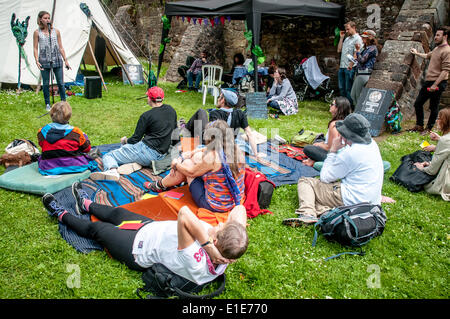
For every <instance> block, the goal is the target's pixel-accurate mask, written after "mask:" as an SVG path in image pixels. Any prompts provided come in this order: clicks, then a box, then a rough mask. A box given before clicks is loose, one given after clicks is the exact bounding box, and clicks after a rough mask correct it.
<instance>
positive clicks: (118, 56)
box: [108, 39, 134, 86]
mask: <svg viewBox="0 0 450 319" xmlns="http://www.w3.org/2000/svg"><path fill="white" fill-rule="evenodd" d="M108 41H109V44H110V45H111V48H113V51H114V53H115V54H116V55H117V58H118V59H119V62H120V65H121V66H122V69H123V71H124V72H125V75H126V76H127V79H128V82H130V84H131V86H134V84H133V81H131V77H130V74H128V70H127V68H126V67H125V66H124V65H123V62H122V59H121V58H120V55H119V53H118V52H117V50H116V48H115V47H114V45H113V44H112V43H111V40H109V39H108Z"/></svg>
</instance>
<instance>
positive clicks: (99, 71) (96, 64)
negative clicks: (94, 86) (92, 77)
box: [88, 40, 108, 91]
mask: <svg viewBox="0 0 450 319" xmlns="http://www.w3.org/2000/svg"><path fill="white" fill-rule="evenodd" d="M88 45H89V51H91V55H92V58H93V59H94V63H95V67H96V68H97V71H98V74H99V75H100V78H101V79H102V84H103V87H104V88H105V91H108V89H107V88H106V84H105V80H103V75H102V70H100V67H99V66H98V63H97V59H96V58H95V55H94V50H92V45H91V41H89V40H88Z"/></svg>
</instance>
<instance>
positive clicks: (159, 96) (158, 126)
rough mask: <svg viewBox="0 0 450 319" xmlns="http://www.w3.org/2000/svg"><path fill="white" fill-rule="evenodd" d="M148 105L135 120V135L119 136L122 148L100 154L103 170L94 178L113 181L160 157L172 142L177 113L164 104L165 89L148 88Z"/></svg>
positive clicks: (95, 174)
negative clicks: (148, 107)
mask: <svg viewBox="0 0 450 319" xmlns="http://www.w3.org/2000/svg"><path fill="white" fill-rule="evenodd" d="M146 94H147V96H148V105H150V107H151V109H150V110H148V111H146V112H144V113H143V114H142V115H141V117H140V118H139V120H138V123H137V125H136V129H135V130H134V134H133V135H132V136H131V137H130V138H127V137H126V136H124V137H122V139H121V142H122V144H123V145H122V147H120V148H119V149H116V150H114V151H111V152H109V153H106V154H105V155H104V156H103V172H94V173H92V174H91V176H90V178H91V179H93V180H105V179H106V180H116V181H118V180H119V178H120V174H129V173H131V172H133V171H135V170H138V169H140V168H141V167H142V166H148V165H149V164H150V163H151V161H155V160H160V159H162V158H163V157H164V156H165V154H166V153H167V151H168V150H169V147H170V145H171V143H172V139H171V137H172V131H173V130H174V129H175V128H176V127H177V113H176V111H175V110H174V109H173V107H172V106H170V105H168V104H164V103H163V100H164V91H163V90H162V89H161V88H159V87H157V86H154V87H152V88H150V89H148V91H147V93H146Z"/></svg>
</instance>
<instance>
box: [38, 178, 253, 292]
mask: <svg viewBox="0 0 450 319" xmlns="http://www.w3.org/2000/svg"><path fill="white" fill-rule="evenodd" d="M72 192H73V195H74V197H75V199H76V210H77V212H78V213H79V214H85V213H90V214H93V215H94V216H96V217H97V218H98V219H100V221H97V222H91V221H90V219H81V218H78V217H76V216H74V215H72V214H68V213H67V211H66V209H65V208H64V207H62V206H61V205H60V204H59V203H58V202H57V201H56V199H55V198H54V196H53V195H52V194H45V195H44V196H43V197H42V201H43V203H44V206H45V208H46V209H47V211H48V212H49V213H50V215H52V216H55V217H56V216H57V217H58V220H59V221H60V222H62V223H64V224H66V225H67V226H68V227H70V228H71V229H73V230H74V231H75V232H76V233H77V234H78V235H80V236H82V237H86V238H91V239H94V240H96V241H97V242H98V243H99V244H101V245H102V246H103V247H105V248H106V249H107V251H108V252H109V254H110V255H111V256H112V257H113V258H114V259H116V260H118V261H120V262H123V263H125V264H126V265H127V266H128V267H129V268H131V269H133V270H138V271H145V270H146V269H147V268H149V267H150V266H152V265H153V264H154V263H161V264H163V265H164V266H166V267H167V268H168V269H170V270H171V271H172V272H174V273H176V274H177V275H179V276H182V277H184V278H186V279H189V280H191V281H193V282H195V283H197V284H199V285H200V284H203V283H206V282H209V281H212V280H213V279H215V278H216V277H217V276H219V275H221V274H222V273H223V272H224V271H225V268H226V265H227V264H228V263H231V262H233V261H235V260H236V259H238V258H239V257H241V256H242V254H244V253H245V251H246V250H247V246H248V235H247V231H246V225H247V213H246V210H245V207H244V206H242V205H238V206H236V207H235V208H234V209H233V210H232V211H231V212H230V214H229V216H228V219H227V221H226V223H224V224H222V223H220V224H219V225H218V226H215V227H213V226H211V225H210V224H208V223H205V222H203V221H201V220H199V219H198V218H197V216H196V215H195V214H194V213H193V212H192V211H191V210H190V209H189V208H188V207H187V206H184V207H182V208H181V209H180V211H179V213H178V219H177V220H172V221H153V220H151V219H150V218H148V217H145V216H142V215H139V214H135V213H133V212H130V211H128V210H126V209H124V208H122V207H110V206H105V205H100V204H97V203H93V202H92V201H91V200H90V199H89V196H88V195H87V193H86V192H85V191H84V190H83V189H82V186H81V183H74V184H73V185H72Z"/></svg>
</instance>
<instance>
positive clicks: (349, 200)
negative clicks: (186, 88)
mask: <svg viewBox="0 0 450 319" xmlns="http://www.w3.org/2000/svg"><path fill="white" fill-rule="evenodd" d="M283 74H284V72H283V71H282V70H280V69H279V68H278V69H276V70H275V73H274V79H275V82H277V83H278V84H274V86H276V85H282V84H283V82H284V80H285V79H283ZM274 92H275V93H277V91H276V90H274ZM147 96H148V104H149V106H150V107H151V109H150V110H148V111H146V112H144V113H143V114H142V115H141V116H140V118H139V120H138V123H137V125H136V129H135V132H134V134H133V135H132V136H131V137H130V138H126V137H123V138H122V139H121V142H122V144H123V145H122V146H121V147H120V148H118V149H116V150H113V151H111V152H108V153H106V154H105V155H104V156H103V171H101V172H93V173H91V176H90V177H91V179H93V180H119V179H120V171H121V170H120V168H121V167H123V166H127V168H128V171H129V172H130V171H134V170H137V169H140V168H141V167H142V166H148V165H149V163H150V162H151V161H152V160H158V159H161V158H163V157H164V156H167V155H166V154H167V152H168V149H169V147H170V145H171V143H172V141H173V137H174V136H173V134H174V132H176V133H175V134H179V132H177V129H178V128H177V113H176V111H175V110H174V109H173V107H172V106H170V105H168V104H164V103H163V100H164V91H163V90H162V89H161V88H159V87H152V88H150V89H149V90H148V91H147ZM237 99H238V97H237V94H236V93H235V92H234V91H232V90H227V89H222V90H221V94H220V96H219V99H218V108H217V109H215V110H212V111H211V113H210V114H209V115H208V113H207V112H206V111H205V110H203V109H200V110H198V111H197V112H196V113H195V114H194V116H193V117H192V118H191V119H190V121H189V122H188V123H187V124H186V126H185V127H184V128H183V129H184V130H186V131H187V132H188V133H189V134H188V135H190V136H196V135H197V136H198V137H199V138H200V141H201V144H202V145H201V147H197V148H196V149H194V150H191V151H187V152H182V153H181V152H180V154H179V156H178V157H176V158H173V160H172V163H171V166H170V173H169V174H168V175H167V176H166V177H164V178H163V179H161V180H159V181H157V182H147V183H146V184H145V185H144V186H145V187H146V188H147V189H149V190H152V191H154V192H163V191H166V190H168V189H170V188H171V187H174V186H176V185H180V184H181V183H183V182H186V183H187V184H188V185H189V190H190V192H191V194H192V198H193V200H194V202H195V204H196V205H197V206H198V207H199V208H205V209H207V210H210V211H211V212H214V213H225V212H230V214H229V217H228V219H227V222H226V223H225V224H219V225H218V226H217V227H212V226H210V225H208V224H207V223H204V222H203V221H200V220H199V219H198V218H197V217H196V215H195V214H194V213H193V212H192V211H190V209H189V208H187V207H183V208H182V209H181V210H180V212H179V214H178V221H165V222H153V221H152V220H151V219H149V218H147V217H144V216H140V215H136V214H135V213H132V212H130V211H127V210H125V209H123V208H113V207H108V206H104V205H99V204H96V203H93V202H92V201H91V200H90V198H89V196H88V195H87V194H86V193H85V192H84V191H83V189H82V187H81V184H79V183H75V184H74V185H73V186H72V190H73V194H74V197H75V200H76V207H77V212H78V213H79V214H84V213H87V212H89V213H91V214H93V215H95V216H97V217H98V218H99V219H100V220H101V221H102V222H95V223H93V222H91V221H89V220H82V219H79V218H77V217H76V216H73V215H71V214H68V213H67V210H66V209H65V208H64V207H62V206H61V205H60V204H59V203H58V202H57V201H56V199H55V198H54V196H53V195H51V194H46V195H44V197H43V203H44V206H45V207H46V208H47V210H48V211H49V212H50V213H51V214H52V215H53V216H56V217H58V219H59V221H60V222H62V223H65V224H67V225H68V226H69V227H71V228H73V229H74V230H75V231H76V232H77V233H78V234H79V235H81V236H84V237H88V238H94V239H96V240H97V241H98V242H99V243H101V244H102V245H103V246H104V247H106V248H107V249H108V251H109V252H110V254H111V255H112V256H113V257H114V258H116V259H117V260H120V261H122V262H124V263H125V264H126V265H128V266H129V267H130V268H131V269H136V270H141V271H142V270H145V269H146V268H148V267H149V266H151V265H152V264H153V263H157V262H161V263H163V264H165V265H166V266H167V267H168V268H169V269H171V270H172V271H174V272H175V273H177V274H179V275H182V276H184V277H185V278H188V279H190V280H192V281H194V282H197V283H204V282H207V281H210V280H212V279H213V278H214V276H218V275H220V274H221V273H222V272H223V271H224V266H220V265H221V264H228V263H230V262H232V261H234V260H236V259H237V258H239V257H240V256H242V254H243V253H244V252H245V250H246V249H247V246H248V236H247V232H246V219H247V215H246V211H245V208H244V206H243V202H244V198H245V196H244V191H245V189H244V188H245V186H244V178H245V158H244V154H243V152H242V151H241V150H240V148H239V147H238V145H237V142H236V141H237V140H238V139H239V136H238V132H239V129H241V128H242V129H243V130H244V132H245V134H246V135H247V138H248V141H249V145H250V150H249V152H250V153H252V154H253V155H255V156H257V157H263V156H264V154H261V153H258V150H257V145H256V143H255V140H254V137H253V134H252V130H251V128H250V126H249V124H248V120H247V116H246V114H245V113H244V112H243V111H242V110H240V109H236V108H234V106H235V105H236V104H237ZM273 101H279V100H273ZM280 108H281V105H280ZM330 113H331V116H332V118H331V120H330V122H329V124H328V132H327V134H326V139H325V142H323V143H318V144H314V145H311V146H308V147H305V149H304V150H305V154H306V155H307V156H308V157H309V159H308V160H305V161H304V164H306V165H312V163H313V162H314V161H324V164H323V167H322V169H321V172H320V179H316V178H300V179H299V181H298V199H299V208H298V209H297V210H296V213H297V214H298V217H297V218H290V219H287V220H285V221H284V222H283V223H284V224H286V225H291V226H298V225H304V224H306V225H308V224H312V223H315V222H317V220H318V218H319V217H320V215H321V214H322V213H323V212H325V211H326V210H328V209H330V208H333V207H336V206H342V205H352V204H356V203H361V202H369V203H372V204H380V203H381V199H382V196H381V189H382V185H383V177H384V170H383V163H382V159H381V155H380V151H379V148H378V145H377V143H376V142H375V141H374V140H373V139H372V137H371V135H370V132H369V129H370V123H369V122H368V121H367V119H366V118H364V117H363V116H362V115H360V114H356V113H351V110H350V102H349V101H348V100H347V99H346V98H344V97H338V98H336V99H335V100H334V101H333V103H332V104H331V105H330ZM50 116H51V118H52V123H50V124H48V125H46V126H44V127H43V128H41V129H40V130H39V132H38V139H39V145H40V146H41V147H42V155H41V157H40V159H39V170H40V172H41V173H42V174H44V175H52V174H63V173H72V172H78V171H84V170H86V169H87V168H89V167H90V162H91V161H92V159H90V157H89V155H88V152H89V151H90V150H91V145H90V142H89V139H88V137H87V135H86V134H85V133H83V132H82V131H81V130H80V129H79V128H77V127H73V126H71V125H69V119H70V117H71V108H70V105H69V104H68V103H67V102H65V101H64V102H58V103H56V104H55V105H53V107H52V108H51V110H50ZM438 124H439V127H440V129H441V131H442V133H443V136H442V137H441V136H439V135H437V134H436V133H432V134H433V135H432V136H431V138H432V139H433V140H438V144H437V146H436V147H435V148H433V150H432V151H435V156H434V157H433V160H432V161H431V162H430V163H423V164H417V165H416V166H417V167H418V169H421V170H423V171H425V172H427V173H428V174H437V173H438V172H439V173H438V177H437V178H436V180H435V181H434V182H433V183H432V185H429V187H428V188H426V190H427V191H429V192H430V193H435V194H437V193H442V192H447V194H448V193H449V192H448V189H446V188H448V184H449V183H448V181H449V176H448V175H449V173H448V171H449V169H448V165H449V161H450V151H449V150H450V148H449V141H450V137H449V134H448V133H449V132H450V111H449V109H448V108H447V109H443V110H441V112H440V113H439V117H438ZM129 165H133V167H131V170H130V167H129ZM136 165H137V166H136ZM430 184H431V183H430ZM134 220H141V221H142V223H143V226H142V227H141V228H139V229H136V230H135V231H129V230H127V231H124V230H122V229H120V228H117V227H116V226H117V225H119V224H121V223H122V222H123V221H134ZM161 242H164V243H165V244H164V245H160V243H161ZM202 249H204V251H205V252H206V253H204V251H203V250H202ZM174 251H176V254H174Z"/></svg>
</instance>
